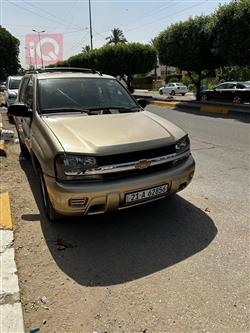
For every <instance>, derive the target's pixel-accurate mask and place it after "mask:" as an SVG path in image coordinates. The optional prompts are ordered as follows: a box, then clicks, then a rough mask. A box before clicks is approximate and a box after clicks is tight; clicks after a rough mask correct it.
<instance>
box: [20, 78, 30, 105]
mask: <svg viewBox="0 0 250 333" xmlns="http://www.w3.org/2000/svg"><path fill="white" fill-rule="evenodd" d="M28 81H29V78H28V77H27V78H25V79H24V80H23V82H22V85H21V87H20V92H19V102H21V103H25V95H26V88H27V84H28Z"/></svg>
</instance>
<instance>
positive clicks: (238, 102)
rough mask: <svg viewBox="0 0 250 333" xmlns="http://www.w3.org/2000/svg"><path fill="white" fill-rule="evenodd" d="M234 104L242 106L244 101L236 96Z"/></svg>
mask: <svg viewBox="0 0 250 333" xmlns="http://www.w3.org/2000/svg"><path fill="white" fill-rule="evenodd" d="M233 102H234V103H235V104H241V103H242V99H241V97H240V96H234V99H233Z"/></svg>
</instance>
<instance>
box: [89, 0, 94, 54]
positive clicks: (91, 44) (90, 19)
mask: <svg viewBox="0 0 250 333" xmlns="http://www.w3.org/2000/svg"><path fill="white" fill-rule="evenodd" d="M89 32H90V47H91V50H93V34H92V18H91V3H90V0H89Z"/></svg>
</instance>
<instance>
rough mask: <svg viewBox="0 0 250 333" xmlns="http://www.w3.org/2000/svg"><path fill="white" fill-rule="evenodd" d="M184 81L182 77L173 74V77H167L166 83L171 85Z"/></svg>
mask: <svg viewBox="0 0 250 333" xmlns="http://www.w3.org/2000/svg"><path fill="white" fill-rule="evenodd" d="M180 81H182V75H181V74H180V75H178V74H171V75H167V76H166V79H165V82H166V83H169V82H180Z"/></svg>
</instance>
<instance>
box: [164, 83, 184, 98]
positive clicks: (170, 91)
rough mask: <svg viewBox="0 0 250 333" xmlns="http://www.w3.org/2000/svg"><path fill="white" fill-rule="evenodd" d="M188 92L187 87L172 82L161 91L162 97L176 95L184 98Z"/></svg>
mask: <svg viewBox="0 0 250 333" xmlns="http://www.w3.org/2000/svg"><path fill="white" fill-rule="evenodd" d="M187 92H188V88H187V86H185V85H184V84H183V83H180V82H171V83H168V84H166V85H165V86H164V87H161V88H160V89H159V93H160V95H176V94H181V95H182V96H184V95H185V94H186V93H187Z"/></svg>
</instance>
